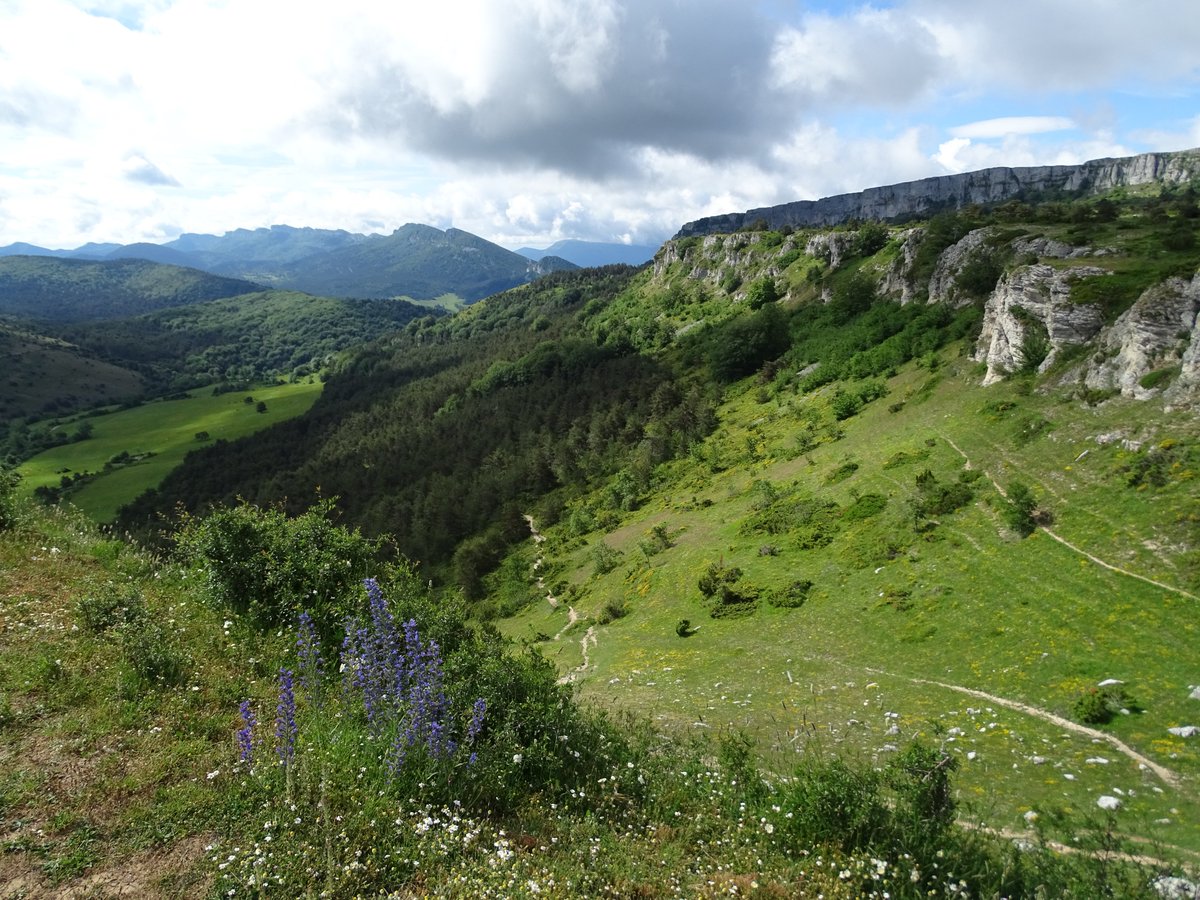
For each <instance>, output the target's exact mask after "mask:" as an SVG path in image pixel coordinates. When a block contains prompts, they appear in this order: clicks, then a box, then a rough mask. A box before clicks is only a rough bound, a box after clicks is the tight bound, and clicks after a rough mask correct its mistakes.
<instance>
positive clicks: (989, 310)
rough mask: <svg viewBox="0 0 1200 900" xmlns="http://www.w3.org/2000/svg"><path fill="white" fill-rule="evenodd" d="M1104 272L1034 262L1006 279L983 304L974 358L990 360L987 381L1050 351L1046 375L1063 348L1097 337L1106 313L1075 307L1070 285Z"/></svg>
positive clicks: (1045, 363) (1085, 306)
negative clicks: (1032, 354) (1029, 357)
mask: <svg viewBox="0 0 1200 900" xmlns="http://www.w3.org/2000/svg"><path fill="white" fill-rule="evenodd" d="M1104 274H1107V273H1106V272H1105V271H1104V270H1103V269H1097V268H1094V267H1090V266H1085V267H1080V268H1074V269H1061V270H1060V269H1055V268H1052V267H1051V266H1048V265H1044V264H1035V265H1031V266H1023V267H1021V268H1019V269H1015V270H1014V271H1012V272H1010V273H1009V274H1007V275H1005V276H1004V277H1003V278H1001V279H1000V283H999V284H997V285H996V290H995V291H994V292H993V293H992V295H991V297H989V298H988V300H987V303H986V304H985V306H984V312H983V328H982V330H981V332H980V335H979V341H978V343H977V344H976V347H975V358H976V359H977V360H980V361H985V362H987V375H986V376H985V377H984V380H983V383H984V384H985V385H987V384H992V383H994V382H996V381H999V380H1000V379H1002V378H1003V377H1004V376H1005V375H1007V374H1009V373H1010V372H1013V371H1016V370H1017V369H1020V368H1021V367H1022V366H1023V365H1024V364H1025V362H1026V354H1027V353H1030V352H1033V351H1034V350H1035V349H1036V350H1038V351H1039V355H1040V353H1042V352H1044V353H1045V357H1044V360H1043V361H1042V362H1041V364H1040V365H1039V367H1038V370H1039V371H1045V369H1046V368H1048V367H1049V366H1050V365H1052V364H1053V362H1054V360H1055V358H1056V356H1057V355H1058V354H1059V353H1060V352H1061V351H1062V350H1063V349H1064V348H1066V347H1071V346H1075V345H1077V344H1083V343H1086V342H1087V341H1090V340H1092V339H1093V338H1095V337H1096V335H1097V334H1099V333H1100V329H1101V328H1102V327H1103V325H1104V316H1103V313H1102V311H1101V310H1100V308H1099V307H1098V306H1094V305H1091V304H1077V303H1072V302H1071V282H1072V281H1074V280H1076V279H1078V278H1085V277H1088V276H1091V275H1104ZM1039 344H1040V345H1041V346H1040V347H1039Z"/></svg>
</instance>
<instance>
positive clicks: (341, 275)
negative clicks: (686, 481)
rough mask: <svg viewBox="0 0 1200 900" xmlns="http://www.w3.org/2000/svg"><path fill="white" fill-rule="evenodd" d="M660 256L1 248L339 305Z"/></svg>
mask: <svg viewBox="0 0 1200 900" xmlns="http://www.w3.org/2000/svg"><path fill="white" fill-rule="evenodd" d="M656 249H657V248H655V247H651V246H643V245H633V244H609V243H598V242H591V241H575V240H566V241H558V242H557V243H555V244H553V245H551V246H550V247H547V248H546V249H544V250H536V249H532V248H522V249H521V250H520V251H519V252H516V253H514V252H512V251H511V250H507V249H505V248H503V247H501V246H499V245H498V244H493V243H492V242H490V241H486V240H484V239H483V238H481V237H478V236H476V235H473V234H470V233H469V232H466V231H461V230H459V229H457V228H449V229H446V230H445V231H442V230H441V229H438V228H434V227H432V226H429V225H418V224H408V225H405V226H403V227H402V228H398V229H396V230H395V231H393V232H392V233H391V234H389V235H380V234H370V235H366V234H354V233H352V232H349V231H343V230H329V229H321V228H293V227H291V226H289V225H272V226H271V227H270V228H255V229H247V228H239V229H237V230H235V231H230V232H227V233H226V234H223V235H213V234H183V235H180V236H179V237H178V238H176V239H175V240H173V241H168V242H166V243H163V244H150V243H136V244H97V243H90V244H84V245H83V246H81V247H76V248H75V249H73V250H48V249H46V248H44V247H38V246H36V245H33V244H28V243H15V244H9V245H8V246H7V247H0V257H7V256H39V257H55V258H59V259H83V260H91V261H93V262H96V261H112V260H122V259H126V260H127V259H137V260H148V261H150V262H156V263H162V264H166V265H172V266H184V267H188V268H192V269H200V270H201V271H204V272H209V273H212V274H214V275H222V276H226V277H231V278H237V279H242V280H246V281H251V282H254V283H255V284H257V285H263V286H267V287H273V288H281V289H287V290H296V291H304V292H306V293H310V294H318V295H324V296H334V297H411V298H412V299H414V300H436V299H437V298H439V297H444V296H446V295H451V294H452V295H455V296H457V297H459V298H461V299H463V300H465V301H467V302H468V303H472V302H474V301H476V300H480V299H482V298H483V297H486V296H488V295H489V294H494V293H497V292H498V291H502V290H506V289H508V288H510V287H515V286H516V285H518V284H524V283H526V282H529V281H533V280H534V279H536V278H538V277H540V276H542V275H544V274H546V273H547V272H557V271H564V270H569V269H575V268H579V267H583V268H586V267H591V266H601V265H608V264H611V263H625V264H628V265H635V266H636V265H641V264H642V263H644V262H646V261H648V260H649V259H651V258H652V257H653V256H654V253H655V250H656Z"/></svg>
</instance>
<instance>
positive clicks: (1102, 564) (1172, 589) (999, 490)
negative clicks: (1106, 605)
mask: <svg viewBox="0 0 1200 900" xmlns="http://www.w3.org/2000/svg"><path fill="white" fill-rule="evenodd" d="M939 437H941V439H942V440H944V441H945V442H946V443H947V444H949V445H950V447H951V448H953V450H954V452H955V453H957V454H958V455H959V456H961V457H962V458H963V459H964V460H966V462H967V468H968V469H970V468H973V466H972V464H971V458H970V457H969V456H967V454H966V453H965V452H963V450H962V448H961V447H959V446H958V444H956V443H954V441H952V440H950V438H948V437H947V436H946V435H944V434H942V435H939ZM983 474H984V476H986V477H987V480H988V481H990V482H991V483H992V487H994V488H995V489H996V491H997V493H999V494H1000V496H1001V497H1004V498H1005V499H1006V500H1007V499H1008V494H1007V493H1005V491H1004V488H1002V487H1000V483H999V482H998V481H996V479H995V478H993V477H992V476H991V474H990V473H989V472H988V471H987V470H983ZM1038 528H1039V530H1041V531H1043V532H1045V534H1046V536H1047V537H1049V538H1051V539H1052V540H1055V541H1058V542H1059V543H1060V544H1062V545H1063V546H1064V547H1066V548H1067V549H1068V550H1071V551H1072V552H1074V553H1078V554H1079V555H1080V556H1082V557H1083V558H1084V559H1088V560H1091V561H1092V562H1093V563H1095V564H1096V565H1098V566H1100V567H1102V568H1105V569H1108V570H1109V571H1110V572H1116V573H1117V574H1118V575H1124V576H1125V577H1126V578H1135V579H1137V580H1138V581H1142V582H1145V583H1146V584H1151V585H1154V587H1156V588H1161V589H1162V590H1164V591H1170V592H1171V593H1172V594H1178V595H1179V596H1181V597H1187V598H1188V599H1189V600H1200V597H1197V596H1196V595H1195V594H1192V593H1189V592H1187V591H1185V590H1184V589H1183V588H1178V587H1174V586H1172V585H1169V584H1164V583H1163V582H1161V581H1155V580H1154V579H1153V578H1147V577H1146V576H1145V575H1139V574H1138V573H1137V572H1130V571H1129V570H1128V569H1122V568H1121V567H1120V566H1114V565H1113V564H1112V563H1110V562H1106V561H1105V560H1103V559H1101V558H1100V557H1098V556H1094V555H1092V554H1091V553H1088V552H1087V551H1086V550H1084V549H1082V548H1081V547H1076V546H1075V545H1074V544H1072V543H1071V542H1070V541H1068V540H1067V539H1066V538H1064V537H1061V536H1059V535H1058V534H1056V533H1055V532H1054V531H1052V530H1051V529H1049V528H1047V527H1045V526H1044V525H1039V526H1038Z"/></svg>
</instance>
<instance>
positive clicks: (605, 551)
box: [592, 541, 625, 575]
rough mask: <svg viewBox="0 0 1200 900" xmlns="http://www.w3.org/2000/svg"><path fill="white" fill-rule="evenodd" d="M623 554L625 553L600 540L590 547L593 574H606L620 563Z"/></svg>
mask: <svg viewBox="0 0 1200 900" xmlns="http://www.w3.org/2000/svg"><path fill="white" fill-rule="evenodd" d="M624 556H625V554H624V553H622V552H621V551H620V550H617V549H616V548H615V547H610V546H609V545H608V544H606V543H605V542H604V541H601V542H600V543H598V544H597V545H596V546H595V547H594V548H593V549H592V573H593V574H594V575H607V574H608V573H609V572H611V571H612V570H613V569H615V568H616V567H617V566H619V565H620V564H621V559H622V558H623V557H624Z"/></svg>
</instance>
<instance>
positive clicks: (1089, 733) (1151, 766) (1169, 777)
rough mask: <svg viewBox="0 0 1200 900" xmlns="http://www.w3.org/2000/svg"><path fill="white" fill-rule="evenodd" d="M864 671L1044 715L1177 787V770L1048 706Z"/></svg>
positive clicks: (877, 671) (958, 686)
mask: <svg viewBox="0 0 1200 900" xmlns="http://www.w3.org/2000/svg"><path fill="white" fill-rule="evenodd" d="M867 671H868V672H872V673H874V674H876V675H885V676H887V677H889V678H899V679H900V680H902V681H907V682H909V683H911V684H928V685H932V686H933V687H940V688H944V689H945V690H948V691H957V692H958V693H960V694H966V695H967V696H969V697H977V698H978V699H980V700H987V701H988V702H989V703H994V704H996V705H997V706H1003V707H1006V708H1008V709H1015V710H1017V712H1023V713H1025V714H1026V715H1030V716H1035V717H1036V718H1039V719H1044V720H1045V721H1047V722H1050V723H1052V724H1054V725H1057V726H1058V727H1059V728H1062V729H1064V730H1066V731H1073V732H1075V733H1076V734H1081V735H1084V736H1085V737H1089V738H1091V739H1092V740H1100V741H1104V742H1106V743H1107V744H1109V745H1110V746H1111V747H1112V748H1113V749H1114V750H1116V751H1117V752H1118V753H1121V754H1123V755H1125V756H1127V757H1129V758H1130V759H1131V760H1133V761H1134V762H1136V763H1137V764H1138V765H1139V766H1142V767H1143V768H1145V769H1147V770H1149V771H1151V772H1153V773H1154V774H1155V775H1157V776H1158V777H1159V778H1160V779H1162V781H1163V782H1164V783H1165V784H1169V785H1170V786H1171V787H1173V788H1178V787H1179V786H1180V783H1181V779H1180V777H1179V775H1178V774H1176V773H1175V772H1172V771H1171V770H1170V769H1168V768H1166V767H1165V766H1161V765H1159V764H1158V763H1156V762H1155V761H1154V760H1152V759H1149V758H1147V757H1145V756H1143V755H1142V754H1140V753H1138V752H1137V751H1136V750H1134V749H1133V748H1132V747H1130V746H1129V745H1128V744H1126V743H1125V742H1124V741H1122V740H1121V739H1120V738H1118V737H1115V736H1114V735H1111V734H1108V733H1106V732H1103V731H1100V730H1098V729H1096V728H1088V727H1087V726H1086V725H1080V724H1079V723H1078V722H1072V721H1071V720H1070V719H1064V718H1063V717H1062V716H1060V715H1056V714H1055V713H1052V712H1050V710H1048V709H1041V708H1039V707H1036V706H1030V705H1029V704H1028V703H1021V702H1020V701H1018V700H1009V699H1008V698H1006V697H998V696H996V695H995V694H989V693H987V692H985V691H979V690H976V689H975V688H969V687H965V686H964V685H961V684H949V683H947V682H945V681H934V680H933V679H930V678H910V677H909V676H907V675H897V674H896V673H895V672H887V671H884V670H883V669H867Z"/></svg>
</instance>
